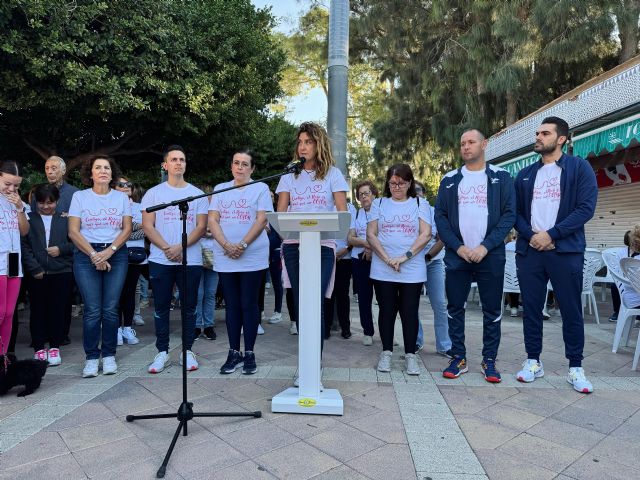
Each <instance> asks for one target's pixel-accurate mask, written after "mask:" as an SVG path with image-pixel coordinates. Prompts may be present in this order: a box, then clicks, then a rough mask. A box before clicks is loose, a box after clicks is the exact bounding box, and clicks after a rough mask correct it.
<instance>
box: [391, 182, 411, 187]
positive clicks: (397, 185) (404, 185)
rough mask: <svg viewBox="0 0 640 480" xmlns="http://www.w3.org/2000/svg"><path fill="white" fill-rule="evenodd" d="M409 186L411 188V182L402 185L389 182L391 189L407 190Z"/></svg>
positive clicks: (401, 183)
mask: <svg viewBox="0 0 640 480" xmlns="http://www.w3.org/2000/svg"><path fill="white" fill-rule="evenodd" d="M408 186H409V182H400V183H395V182H389V188H405V187H408Z"/></svg>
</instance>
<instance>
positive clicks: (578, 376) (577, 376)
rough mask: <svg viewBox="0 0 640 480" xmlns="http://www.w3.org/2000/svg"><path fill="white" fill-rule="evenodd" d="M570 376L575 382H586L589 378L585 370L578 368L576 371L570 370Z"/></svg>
mask: <svg viewBox="0 0 640 480" xmlns="http://www.w3.org/2000/svg"><path fill="white" fill-rule="evenodd" d="M569 375H570V376H571V379H572V380H573V381H576V380H577V381H579V382H586V381H587V377H586V376H585V374H584V369H582V368H579V367H576V368H575V369H571V370H569Z"/></svg>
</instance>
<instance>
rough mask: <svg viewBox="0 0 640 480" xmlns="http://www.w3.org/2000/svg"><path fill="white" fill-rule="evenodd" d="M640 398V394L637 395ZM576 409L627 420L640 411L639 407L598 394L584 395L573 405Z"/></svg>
mask: <svg viewBox="0 0 640 480" xmlns="http://www.w3.org/2000/svg"><path fill="white" fill-rule="evenodd" d="M637 395H638V397H640V394H637ZM573 405H574V406H576V407H580V408H584V409H585V410H591V411H593V412H601V413H606V414H607V415H611V416H613V417H618V418H623V419H627V418H629V417H630V416H631V415H633V414H634V413H636V412H637V411H640V405H637V404H633V403H629V402H626V401H624V400H622V399H616V398H612V397H610V396H600V395H599V392H597V391H596V392H594V394H593V395H586V396H584V397H582V398H581V399H580V400H578V401H577V402H575V403H574V404H573Z"/></svg>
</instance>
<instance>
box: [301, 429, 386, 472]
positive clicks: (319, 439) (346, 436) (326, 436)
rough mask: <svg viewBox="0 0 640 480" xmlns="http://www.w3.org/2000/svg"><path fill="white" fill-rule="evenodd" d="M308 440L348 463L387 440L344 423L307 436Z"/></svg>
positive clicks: (309, 442) (342, 461)
mask: <svg viewBox="0 0 640 480" xmlns="http://www.w3.org/2000/svg"><path fill="white" fill-rule="evenodd" d="M306 442H307V443H308V444H310V445H312V446H314V447H316V448H318V449H319V450H322V451H323V452H325V453H326V454H328V455H331V456H332V457H333V458H335V459H337V460H339V461H340V462H341V463H346V462H347V461H349V460H351V459H353V458H355V457H359V456H360V455H363V454H365V453H367V452H370V451H371V450H373V449H375V448H378V447H381V446H383V445H385V442H383V441H381V440H379V439H377V438H375V437H372V436H371V435H368V434H367V433H365V432H362V431H360V430H358V429H356V428H353V427H351V426H349V425H344V424H339V425H336V426H335V427H334V428H331V429H328V430H325V431H323V432H321V433H318V434H317V435H314V436H313V437H310V438H307V439H306Z"/></svg>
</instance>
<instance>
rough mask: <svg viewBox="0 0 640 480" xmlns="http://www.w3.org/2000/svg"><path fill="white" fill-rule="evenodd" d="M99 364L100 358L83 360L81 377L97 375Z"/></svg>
mask: <svg viewBox="0 0 640 480" xmlns="http://www.w3.org/2000/svg"><path fill="white" fill-rule="evenodd" d="M99 366H100V360H98V359H97V358H96V359H95V360H87V361H86V362H84V368H83V369H82V378H91V377H97V376H98V367H99Z"/></svg>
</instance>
